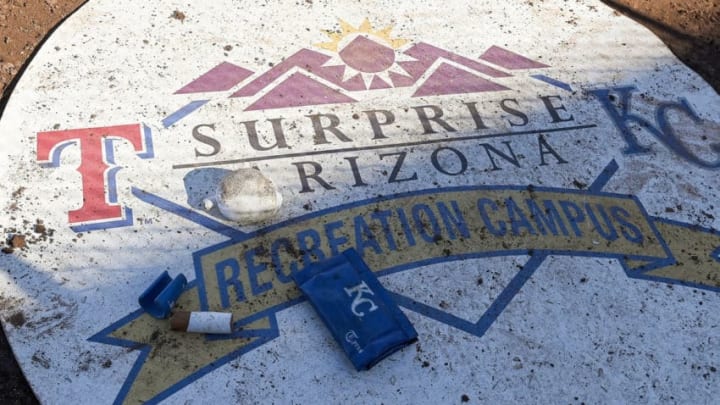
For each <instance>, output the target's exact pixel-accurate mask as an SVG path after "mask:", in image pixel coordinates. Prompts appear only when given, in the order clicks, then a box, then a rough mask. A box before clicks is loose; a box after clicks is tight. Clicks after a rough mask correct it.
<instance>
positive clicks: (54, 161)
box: [40, 140, 78, 168]
mask: <svg viewBox="0 0 720 405" xmlns="http://www.w3.org/2000/svg"><path fill="white" fill-rule="evenodd" d="M77 143H78V141H77V140H68V141H65V142H61V143H58V144H57V145H55V147H54V148H53V149H52V152H50V160H46V161H41V162H40V167H43V168H51V167H60V155H62V152H63V150H65V148H67V147H68V146H71V145H77Z"/></svg>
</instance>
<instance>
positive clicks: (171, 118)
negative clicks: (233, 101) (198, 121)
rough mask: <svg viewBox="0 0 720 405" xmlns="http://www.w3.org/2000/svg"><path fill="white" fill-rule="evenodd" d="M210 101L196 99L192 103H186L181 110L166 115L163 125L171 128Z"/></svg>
mask: <svg viewBox="0 0 720 405" xmlns="http://www.w3.org/2000/svg"><path fill="white" fill-rule="evenodd" d="M208 101H210V100H195V101H191V102H190V103H188V104H186V105H184V106H183V107H182V108H180V109H179V110H177V111H175V112H174V113H172V114H170V115H168V116H167V117H165V118H164V119H163V120H162V124H163V127H164V128H170V127H171V126H173V125H175V124H176V123H177V122H178V121H180V120H181V119H183V118H185V117H187V116H188V115H190V114H192V113H193V112H195V110H197V109H199V108H200V107H202V106H204V105H205V104H206V103H207V102H208Z"/></svg>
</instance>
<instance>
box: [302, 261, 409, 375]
mask: <svg viewBox="0 0 720 405" xmlns="http://www.w3.org/2000/svg"><path fill="white" fill-rule="evenodd" d="M292 277H293V279H294V280H295V282H296V283H297V285H298V286H299V287H300V289H301V290H302V292H303V293H304V294H305V296H307V297H308V299H309V300H310V302H311V303H312V305H313V307H314V308H315V310H316V311H317V313H318V314H319V315H320V318H322V320H323V321H324V322H325V325H327V327H328V328H329V329H330V332H332V335H333V336H334V337H335V340H337V342H338V343H339V344H340V346H342V348H343V350H345V353H346V354H347V355H348V357H349V358H350V361H351V362H352V363H353V365H354V366H355V368H356V369H357V370H358V371H360V370H367V369H370V368H371V367H372V366H374V365H375V364H377V363H378V362H379V361H380V360H382V359H384V358H385V357H387V356H389V355H390V354H392V353H394V352H395V351H397V350H399V349H401V348H402V347H404V346H406V345H408V344H410V343H412V342H414V341H416V340H417V332H416V331H415V328H413V326H412V324H411V323H410V321H409V320H408V319H407V317H406V316H405V314H404V313H403V312H402V311H400V308H398V306H397V304H396V303H395V302H394V301H393V300H392V299H390V297H389V295H388V294H387V291H385V289H384V288H383V286H382V285H381V284H380V281H378V279H377V277H375V274H374V273H373V272H372V271H370V269H369V268H368V267H367V265H366V264H365V262H364V261H363V260H362V258H361V257H360V255H358V253H357V252H356V251H355V250H354V249H349V250H346V251H344V252H343V253H342V254H340V255H339V256H335V257H331V258H329V259H327V260H324V261H321V262H318V263H313V264H312V265H310V266H308V267H307V268H305V269H304V270H302V271H300V272H298V273H295V274H293V276H292Z"/></svg>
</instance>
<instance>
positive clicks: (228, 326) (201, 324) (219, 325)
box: [170, 311, 232, 334]
mask: <svg viewBox="0 0 720 405" xmlns="http://www.w3.org/2000/svg"><path fill="white" fill-rule="evenodd" d="M170 328H171V329H172V330H178V331H183V332H192V333H211V334H228V333H231V332H232V313H227V312H187V311H178V312H176V313H174V314H173V316H172V317H171V318H170Z"/></svg>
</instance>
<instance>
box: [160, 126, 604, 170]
mask: <svg viewBox="0 0 720 405" xmlns="http://www.w3.org/2000/svg"><path fill="white" fill-rule="evenodd" d="M595 127H597V125H595V124H589V125H577V126H573V127H562V128H550V129H533V130H529V131H518V132H502V133H496V134H487V135H473V136H461V137H458V138H445V139H430V140H426V141H418V142H403V143H393V144H386V145H372V146H359V147H353V148H339V149H327V150H314V151H309V152H298V153H287V154H284V155H272V156H254V157H249V158H244V159H231V160H220V161H215V162H203V163H185V164H178V165H173V169H189V168H194V167H208V166H224V165H231V164H237V163H249V162H262V161H266V160H275V159H288V158H294V157H306V156H318V155H329V154H334V153H346V152H359V151H366V150H377V149H388V148H402V147H408V146H420V145H431V144H436V143H451V142H462V141H472V140H477V139H489V138H499V137H503V136H513V135H532V134H541V133H552V132H568V131H577V130H581V129H589V128H595Z"/></svg>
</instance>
